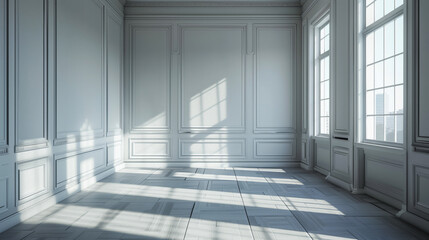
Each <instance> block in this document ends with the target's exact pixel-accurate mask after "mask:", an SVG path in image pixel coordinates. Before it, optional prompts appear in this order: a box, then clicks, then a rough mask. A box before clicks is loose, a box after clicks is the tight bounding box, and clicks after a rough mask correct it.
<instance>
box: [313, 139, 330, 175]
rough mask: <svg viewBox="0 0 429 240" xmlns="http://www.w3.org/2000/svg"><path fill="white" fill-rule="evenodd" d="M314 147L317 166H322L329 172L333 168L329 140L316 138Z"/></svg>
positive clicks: (321, 167) (323, 169)
mask: <svg viewBox="0 0 429 240" xmlns="http://www.w3.org/2000/svg"><path fill="white" fill-rule="evenodd" d="M314 147H315V153H314V158H315V159H316V168H320V169H322V171H326V172H329V170H330V169H331V153H330V152H331V149H330V146H329V140H328V139H326V140H325V139H324V140H315V144H314Z"/></svg>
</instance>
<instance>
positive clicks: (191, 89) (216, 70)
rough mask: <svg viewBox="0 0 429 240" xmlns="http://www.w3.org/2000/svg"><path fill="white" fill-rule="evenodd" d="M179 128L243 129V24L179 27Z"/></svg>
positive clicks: (195, 130)
mask: <svg viewBox="0 0 429 240" xmlns="http://www.w3.org/2000/svg"><path fill="white" fill-rule="evenodd" d="M181 34H182V37H181V40H182V46H181V54H182V59H181V64H182V66H181V69H182V75H181V82H180V96H181V97H180V100H181V104H180V114H181V122H180V127H181V131H184V132H187V131H192V132H198V131H206V130H211V131H244V54H245V46H246V45H245V38H244V37H245V31H244V28H243V27H233V26H231V27H228V26H225V27H202V26H201V27H185V26H183V27H182V31H181Z"/></svg>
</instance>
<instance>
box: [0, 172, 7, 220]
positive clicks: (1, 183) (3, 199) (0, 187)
mask: <svg viewBox="0 0 429 240" xmlns="http://www.w3.org/2000/svg"><path fill="white" fill-rule="evenodd" d="M7 197H8V192H7V178H0V213H2V212H4V211H6V209H7Z"/></svg>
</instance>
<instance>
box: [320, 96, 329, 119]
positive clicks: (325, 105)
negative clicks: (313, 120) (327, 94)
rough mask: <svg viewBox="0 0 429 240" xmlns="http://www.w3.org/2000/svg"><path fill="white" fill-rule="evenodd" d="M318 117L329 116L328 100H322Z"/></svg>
mask: <svg viewBox="0 0 429 240" xmlns="http://www.w3.org/2000/svg"><path fill="white" fill-rule="evenodd" d="M320 116H322V117H328V116H329V99H326V100H322V101H321V102H320Z"/></svg>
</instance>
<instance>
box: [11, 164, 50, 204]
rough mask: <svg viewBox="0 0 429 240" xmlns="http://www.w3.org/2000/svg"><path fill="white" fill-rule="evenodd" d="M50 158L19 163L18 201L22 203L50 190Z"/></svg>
mask: <svg viewBox="0 0 429 240" xmlns="http://www.w3.org/2000/svg"><path fill="white" fill-rule="evenodd" d="M48 161H49V158H41V159H36V160H33V161H29V162H23V163H18V164H17V167H16V171H17V173H16V184H17V201H18V202H19V204H22V203H24V202H27V201H31V200H32V199H34V198H36V197H38V196H41V195H43V194H46V193H48V192H49V186H50V185H49V183H48V181H49V173H50V169H49V165H48Z"/></svg>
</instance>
